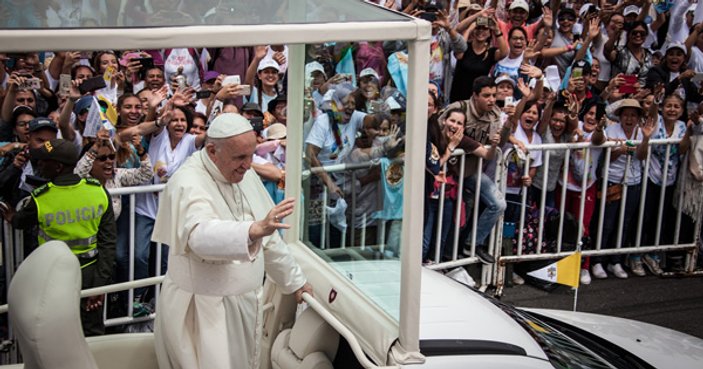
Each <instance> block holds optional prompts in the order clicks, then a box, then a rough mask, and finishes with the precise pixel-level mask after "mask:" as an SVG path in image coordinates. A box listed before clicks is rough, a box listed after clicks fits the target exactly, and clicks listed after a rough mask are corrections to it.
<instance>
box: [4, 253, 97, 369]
mask: <svg viewBox="0 0 703 369" xmlns="http://www.w3.org/2000/svg"><path fill="white" fill-rule="evenodd" d="M80 291H81V269H80V265H79V263H78V259H77V258H76V257H75V256H74V255H73V254H72V253H71V250H69V248H68V246H66V244H65V243H63V242H60V241H50V242H47V243H45V244H43V245H42V246H41V247H39V248H37V249H36V250H34V252H32V253H31V254H30V255H29V256H28V257H27V259H25V260H24V261H23V262H22V264H20V267H19V268H18V269H17V273H16V274H15V276H14V277H13V278H12V281H11V282H10V289H9V292H8V305H9V318H10V323H11V324H12V327H13V328H14V332H15V335H16V336H17V341H18V343H19V347H20V350H21V352H22V357H23V359H24V367H25V368H26V369H45V368H47V369H48V368H52V369H64V368H65V369H97V368H98V366H97V364H96V363H95V359H94V358H93V355H92V354H91V352H90V349H89V348H88V344H87V343H86V341H85V337H84V336H83V329H82V327H81V318H80V310H79V305H80Z"/></svg>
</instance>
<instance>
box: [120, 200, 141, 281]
mask: <svg viewBox="0 0 703 369" xmlns="http://www.w3.org/2000/svg"><path fill="white" fill-rule="evenodd" d="M121 201H122V212H121V213H120V216H119V217H118V218H117V245H116V248H115V276H116V278H115V281H116V282H127V281H128V280H129V196H122V199H121ZM135 235H136V228H135Z"/></svg>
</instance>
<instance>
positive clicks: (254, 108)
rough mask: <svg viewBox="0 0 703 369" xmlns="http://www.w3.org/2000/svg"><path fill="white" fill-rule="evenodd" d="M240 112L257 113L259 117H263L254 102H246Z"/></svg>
mask: <svg viewBox="0 0 703 369" xmlns="http://www.w3.org/2000/svg"><path fill="white" fill-rule="evenodd" d="M242 111H243V112H245V111H248V112H253V113H257V114H258V115H259V116H261V117H263V116H264V113H262V112H261V108H260V107H259V104H257V103H255V102H248V103H246V104H244V105H243V106H242Z"/></svg>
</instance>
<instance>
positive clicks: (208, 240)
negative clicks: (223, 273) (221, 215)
mask: <svg viewBox="0 0 703 369" xmlns="http://www.w3.org/2000/svg"><path fill="white" fill-rule="evenodd" d="M252 223H254V222H253V221H246V222H236V221H231V220H219V219H212V220H206V221H203V222H200V223H199V224H198V225H197V226H196V227H195V229H194V230H193V232H191V234H190V237H189V238H188V246H189V247H190V249H191V251H193V252H194V253H195V254H196V255H198V256H200V257H201V258H203V259H216V260H238V261H252V260H254V258H255V257H256V255H257V254H258V253H259V248H260V247H261V241H257V243H258V244H257V246H256V247H255V248H253V250H252V252H251V253H250V252H249V245H250V242H249V227H251V225H252Z"/></svg>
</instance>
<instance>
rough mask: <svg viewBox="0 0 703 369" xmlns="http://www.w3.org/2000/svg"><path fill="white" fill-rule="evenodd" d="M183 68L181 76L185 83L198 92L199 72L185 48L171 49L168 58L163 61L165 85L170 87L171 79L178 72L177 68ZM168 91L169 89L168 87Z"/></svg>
mask: <svg viewBox="0 0 703 369" xmlns="http://www.w3.org/2000/svg"><path fill="white" fill-rule="evenodd" d="M180 66H182V67H183V75H184V76H185V77H186V83H188V85H189V86H191V87H193V88H194V89H195V90H196V91H199V90H200V70H199V69H198V65H197V64H195V59H194V58H193V56H192V55H190V53H189V52H188V49H187V48H181V49H172V50H171V53H170V54H169V55H168V58H166V60H164V75H165V77H166V85H167V86H171V82H170V81H171V78H172V77H173V76H174V75H176V73H177V72H178V67H180ZM169 89H170V87H169Z"/></svg>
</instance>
